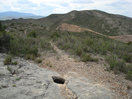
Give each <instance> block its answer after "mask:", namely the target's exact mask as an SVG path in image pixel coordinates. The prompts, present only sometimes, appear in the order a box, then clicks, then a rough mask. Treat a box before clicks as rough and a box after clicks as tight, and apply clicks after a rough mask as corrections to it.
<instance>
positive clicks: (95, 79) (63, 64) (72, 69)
mask: <svg viewBox="0 0 132 99" xmlns="http://www.w3.org/2000/svg"><path fill="white" fill-rule="evenodd" d="M50 44H51V46H52V47H53V48H54V50H55V51H56V53H57V54H56V55H52V56H48V57H47V56H46V57H44V60H43V63H42V64H41V66H40V67H44V68H48V69H50V70H53V71H56V72H58V73H59V74H60V75H61V76H62V77H64V78H65V79H69V78H70V77H74V78H78V77H85V78H87V79H88V80H89V81H92V84H97V85H99V86H104V87H105V88H106V89H110V90H111V91H112V92H113V93H115V95H114V99H131V94H130V93H129V92H128V90H127V86H132V82H130V81H128V80H125V78H124V77H123V76H122V75H115V74H114V73H113V72H108V71H106V70H105V69H106V68H105V66H104V64H106V63H105V61H104V59H103V58H102V57H98V58H99V62H98V63H96V62H87V63H84V62H80V61H78V60H77V59H75V58H73V57H71V55H69V54H67V53H65V52H64V51H62V50H60V49H59V48H58V47H57V46H56V45H55V44H54V43H53V42H50ZM61 87H62V89H63V91H64V92H63V93H64V94H65V93H66V91H65V90H66V89H67V88H65V87H66V86H65V87H64V86H61ZM69 93H70V92H68V93H67V95H69ZM67 99H75V98H67Z"/></svg>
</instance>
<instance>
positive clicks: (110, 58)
mask: <svg viewBox="0 0 132 99" xmlns="http://www.w3.org/2000/svg"><path fill="white" fill-rule="evenodd" d="M51 37H52V38H53V40H54V41H55V42H56V44H57V45H58V47H59V48H60V49H63V50H65V51H66V52H68V53H70V54H73V55H76V56H79V57H80V59H81V60H82V61H84V62H87V61H98V59H96V58H93V57H92V56H91V55H90V54H91V53H92V54H93V55H95V56H96V55H98V54H99V55H102V56H104V57H105V58H106V61H107V62H108V64H109V65H110V66H109V69H110V70H113V71H114V72H115V73H119V72H123V73H125V74H126V77H127V78H128V79H131V77H132V76H131V73H132V72H131V71H132V45H131V44H125V43H121V42H119V41H115V40H112V39H109V38H106V37H103V36H100V35H96V34H93V33H90V32H82V33H69V32H61V33H59V32H55V34H53V36H51Z"/></svg>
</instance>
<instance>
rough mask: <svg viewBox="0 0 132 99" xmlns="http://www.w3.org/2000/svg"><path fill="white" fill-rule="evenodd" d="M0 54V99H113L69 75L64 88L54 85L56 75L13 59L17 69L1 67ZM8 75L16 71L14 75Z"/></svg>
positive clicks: (103, 89) (0, 58) (108, 92)
mask: <svg viewBox="0 0 132 99" xmlns="http://www.w3.org/2000/svg"><path fill="white" fill-rule="evenodd" d="M5 56H6V55H5V54H0V99H112V97H113V96H112V95H113V93H112V91H111V90H110V89H108V88H106V87H104V86H102V85H99V84H95V83H93V82H92V81H91V80H88V79H86V78H85V77H79V76H77V74H76V73H74V72H69V74H68V75H67V77H65V79H66V81H65V84H64V85H59V84H57V83H54V81H53V79H52V76H60V75H59V74H58V73H57V72H54V71H51V70H47V69H43V68H40V67H39V66H38V65H36V64H35V63H33V62H31V61H26V60H24V59H21V58H18V57H17V58H15V59H14V60H16V61H17V62H18V65H8V66H7V65H3V60H4V58H5ZM7 67H9V68H10V69H11V71H15V74H13V75H12V74H11V72H10V71H9V70H8V69H7Z"/></svg>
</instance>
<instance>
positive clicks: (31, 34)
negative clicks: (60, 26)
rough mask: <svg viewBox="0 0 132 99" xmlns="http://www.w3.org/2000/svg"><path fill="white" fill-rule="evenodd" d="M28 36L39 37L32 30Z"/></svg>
mask: <svg viewBox="0 0 132 99" xmlns="http://www.w3.org/2000/svg"><path fill="white" fill-rule="evenodd" d="M27 36H28V37H33V38H36V37H37V34H36V32H35V31H32V32H30V33H28V34H27Z"/></svg>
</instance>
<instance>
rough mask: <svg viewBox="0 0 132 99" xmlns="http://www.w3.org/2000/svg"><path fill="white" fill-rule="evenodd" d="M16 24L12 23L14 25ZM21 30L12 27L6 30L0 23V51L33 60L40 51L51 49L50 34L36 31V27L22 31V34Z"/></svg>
mask: <svg viewBox="0 0 132 99" xmlns="http://www.w3.org/2000/svg"><path fill="white" fill-rule="evenodd" d="M17 25H18V24H17ZM17 25H14V27H15V26H17ZM20 27H22V26H20ZM21 32H22V31H19V30H18V31H14V30H13V29H12V31H10V32H6V31H5V28H4V27H3V26H2V25H1V24H0V52H6V53H9V54H12V55H15V56H21V57H24V58H26V59H32V60H35V58H37V57H38V56H39V55H40V54H39V53H41V51H43V52H47V51H53V49H52V47H51V45H50V44H49V40H50V39H49V37H50V36H49V35H48V34H46V33H47V32H46V33H45V32H43V31H38V30H37V29H35V30H29V31H28V32H27V33H26V35H24V31H23V33H22V34H21ZM14 64H16V63H14Z"/></svg>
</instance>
